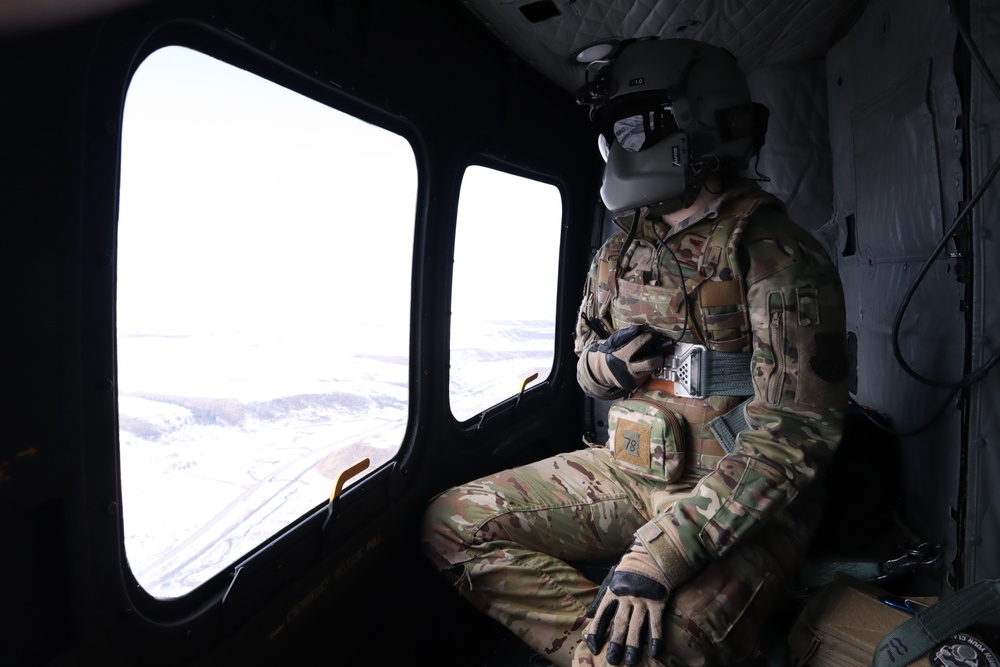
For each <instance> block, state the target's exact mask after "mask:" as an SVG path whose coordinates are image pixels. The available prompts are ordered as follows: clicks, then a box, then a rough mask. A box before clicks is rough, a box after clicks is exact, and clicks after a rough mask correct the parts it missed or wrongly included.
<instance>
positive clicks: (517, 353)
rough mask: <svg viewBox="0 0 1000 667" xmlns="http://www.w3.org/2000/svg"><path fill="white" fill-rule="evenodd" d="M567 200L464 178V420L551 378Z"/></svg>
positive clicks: (455, 365)
mask: <svg viewBox="0 0 1000 667" xmlns="http://www.w3.org/2000/svg"><path fill="white" fill-rule="evenodd" d="M561 227H562V198H561V197H560V195H559V190H558V189H557V188H556V187H555V186H553V185H549V184H546V183H540V182H538V181H534V180H531V179H529V178H523V177H521V176H514V175H512V174H508V173H505V172H502V171H497V170H495V169H490V168H487V167H480V166H471V167H469V168H468V169H466V171H465V175H464V177H463V179H462V189H461V194H460V195H459V201H458V222H457V229H456V232H455V267H454V280H453V286H452V304H451V311H452V314H451V377H450V393H451V410H452V414H454V416H455V418H456V419H459V420H465V419H468V418H470V417H472V416H474V415H475V414H477V413H479V412H481V411H482V410H485V409H486V408H489V407H490V406H493V405H495V404H497V403H499V402H500V401H502V400H504V399H507V398H510V397H511V396H514V395H515V394H517V393H518V391H520V389H521V385H522V383H523V382H524V380H526V379H527V378H529V377H530V376H531V375H532V374H534V373H537V374H538V377H537V379H536V380H534V382H539V381H542V380H545V379H546V378H547V377H548V376H549V374H550V372H551V370H552V362H553V358H554V351H555V313H556V293H557V277H558V268H559V267H558V264H559V260H558V258H559V239H560V230H561Z"/></svg>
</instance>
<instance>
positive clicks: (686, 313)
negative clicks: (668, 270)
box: [653, 222, 691, 343]
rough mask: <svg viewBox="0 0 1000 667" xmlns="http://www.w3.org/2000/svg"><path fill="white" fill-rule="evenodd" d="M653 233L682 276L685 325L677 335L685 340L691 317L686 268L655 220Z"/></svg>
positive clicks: (679, 340)
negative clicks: (682, 265) (685, 274)
mask: <svg viewBox="0 0 1000 667" xmlns="http://www.w3.org/2000/svg"><path fill="white" fill-rule="evenodd" d="M664 224H666V223H664ZM653 234H654V235H656V241H657V242H658V243H659V245H660V247H661V248H663V249H665V250H666V251H667V252H669V253H670V257H671V258H672V259H673V260H674V264H675V265H676V266H677V274H678V275H680V277H681V294H683V295H684V326H683V327H682V329H681V335H680V336H678V337H677V342H678V343H680V342H683V340H684V336H686V335H687V332H688V320H689V319H690V317H691V308H690V306H689V304H688V291H687V281H686V280H685V278H684V269H683V268H682V267H681V263H680V260H678V259H677V255H675V254H674V251H673V250H672V249H671V248H670V246H668V245H667V240H666V236H660V232H659V231H658V230H657V228H656V223H655V222H654V223H653Z"/></svg>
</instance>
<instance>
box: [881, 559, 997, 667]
mask: <svg viewBox="0 0 1000 667" xmlns="http://www.w3.org/2000/svg"><path fill="white" fill-rule="evenodd" d="M997 611H1000V579H984V580H983V581H980V582H978V583H975V584H973V585H971V586H967V587H965V588H963V589H961V590H958V591H955V592H954V593H952V594H951V595H949V596H947V597H945V598H942V599H941V600H939V601H938V602H937V603H935V604H932V605H931V606H930V607H928V608H927V609H924V610H923V611H921V612H920V613H918V614H916V615H915V616H914V617H913V618H911V619H910V620H908V621H906V622H905V623H903V624H902V625H900V626H899V627H897V628H896V629H895V630H893V631H892V632H890V633H889V634H888V635H886V636H885V638H884V639H883V640H882V641H881V642H880V643H879V645H878V648H876V649H875V655H874V656H873V657H872V667H890V666H891V667H903V666H904V665H909V664H910V663H912V662H914V661H915V660H917V659H918V658H920V656H922V655H924V654H925V653H927V652H928V651H930V650H931V649H932V648H934V647H935V646H936V645H938V644H940V643H941V642H943V641H944V640H946V639H947V638H948V637H950V636H951V635H953V634H955V633H956V632H960V631H962V630H964V629H966V628H967V627H969V626H970V625H972V624H973V623H975V622H976V621H979V620H982V619H983V618H984V617H986V616H989V615H991V614H994V613H996V612H997Z"/></svg>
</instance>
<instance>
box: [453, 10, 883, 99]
mask: <svg viewBox="0 0 1000 667" xmlns="http://www.w3.org/2000/svg"><path fill="white" fill-rule="evenodd" d="M464 4H465V5H466V6H467V7H468V8H469V9H470V10H472V12H473V13H474V14H476V15H477V16H478V17H479V18H480V19H481V20H482V21H483V23H484V24H485V25H486V26H487V27H488V28H489V29H490V30H491V31H492V32H493V33H494V34H496V35H497V36H498V37H499V38H500V39H501V40H502V41H503V42H504V43H505V44H507V46H508V47H510V48H511V49H512V50H513V51H514V52H516V53H517V54H519V55H520V56H521V57H523V58H524V59H525V60H526V61H528V62H529V63H530V64H531V65H532V66H534V67H535V68H537V69H538V70H539V71H540V72H541V73H542V74H544V75H545V76H547V77H549V78H550V79H552V80H553V81H555V82H556V83H558V84H559V85H560V86H561V87H563V88H564V89H566V90H568V91H571V92H575V91H576V89H577V88H578V87H579V86H581V85H582V84H583V77H584V73H583V68H582V67H581V66H579V65H577V64H575V63H574V62H573V60H572V55H573V54H574V53H576V52H578V51H579V50H580V49H582V48H583V47H585V46H587V45H588V44H591V43H593V42H595V41H598V40H602V39H609V38H614V37H652V36H657V37H683V38H689V39H699V40H702V41H706V42H709V43H712V44H715V45H716V46H721V47H724V48H726V49H728V50H729V51H731V52H732V53H733V54H734V55H735V56H736V57H737V58H738V59H739V61H740V65H741V67H743V69H744V71H746V72H750V71H752V70H754V69H756V68H758V67H761V66H763V65H773V64H779V63H786V62H791V61H796V60H803V59H809V58H821V57H823V56H825V54H826V51H827V49H828V48H829V47H830V46H831V45H832V44H833V43H834V41H835V40H836V39H837V38H838V37H839V36H840V35H841V34H842V33H843V32H844V31H845V30H846V28H847V27H848V26H849V25H850V24H851V23H852V22H853V21H854V19H855V18H856V17H857V15H858V14H859V12H860V10H861V8H862V7H863V6H864V5H865V0H789V1H783V2H774V1H773V0H718V1H716V2H704V0H659V1H658V0H511V1H504V0H465V2H464Z"/></svg>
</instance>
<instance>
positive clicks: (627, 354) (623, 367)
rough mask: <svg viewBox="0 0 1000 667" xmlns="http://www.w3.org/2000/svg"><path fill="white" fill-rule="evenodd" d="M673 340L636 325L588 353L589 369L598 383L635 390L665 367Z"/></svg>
mask: <svg viewBox="0 0 1000 667" xmlns="http://www.w3.org/2000/svg"><path fill="white" fill-rule="evenodd" d="M671 343H672V342H671V341H669V340H667V339H666V338H664V337H663V336H661V335H660V334H658V333H656V332H655V331H653V330H651V329H650V328H649V327H648V326H647V325H645V324H635V325H633V326H630V327H626V328H624V329H619V330H618V331H616V332H614V333H613V334H611V335H610V336H608V338H607V339H606V340H601V341H597V342H596V343H594V344H592V345H591V346H590V349H589V350H587V367H588V368H589V369H590V374H591V375H593V376H594V379H595V380H597V382H598V383H600V384H602V385H604V386H605V387H621V388H622V389H624V390H625V391H632V390H633V389H635V388H636V387H638V386H639V385H641V384H642V383H643V382H645V381H646V379H647V378H649V376H650V375H652V374H653V372H654V371H656V370H657V369H658V368H660V367H661V366H663V355H664V353H665V352H667V351H668V350H669V349H670V346H671Z"/></svg>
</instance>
